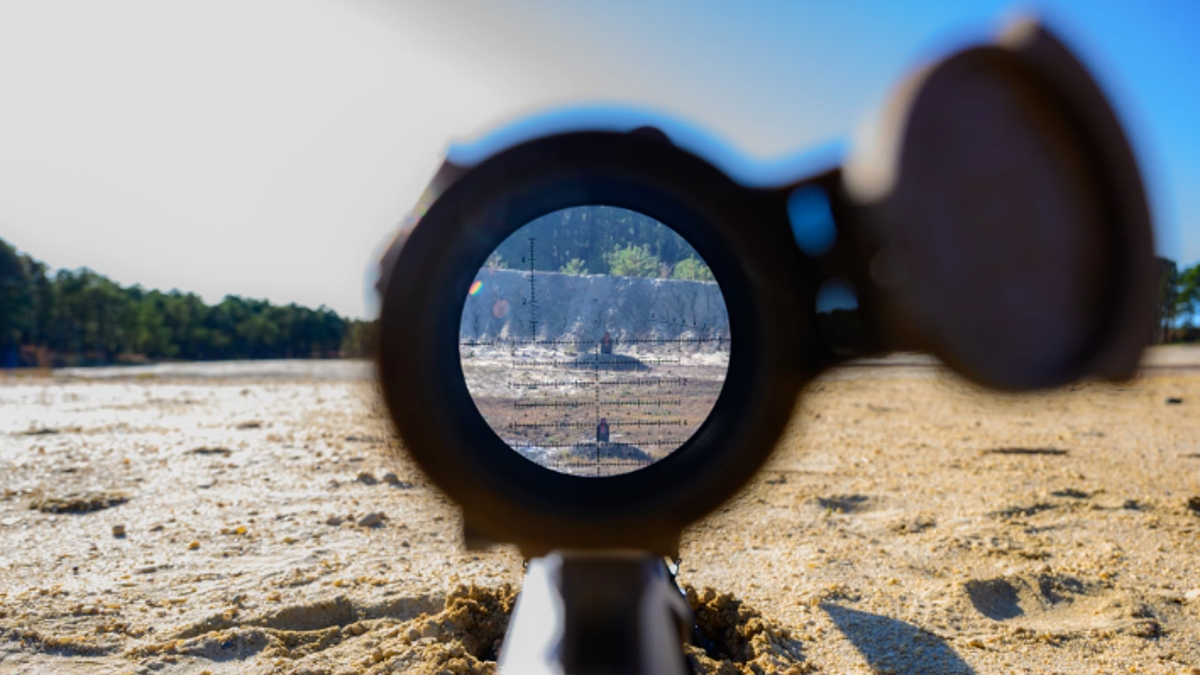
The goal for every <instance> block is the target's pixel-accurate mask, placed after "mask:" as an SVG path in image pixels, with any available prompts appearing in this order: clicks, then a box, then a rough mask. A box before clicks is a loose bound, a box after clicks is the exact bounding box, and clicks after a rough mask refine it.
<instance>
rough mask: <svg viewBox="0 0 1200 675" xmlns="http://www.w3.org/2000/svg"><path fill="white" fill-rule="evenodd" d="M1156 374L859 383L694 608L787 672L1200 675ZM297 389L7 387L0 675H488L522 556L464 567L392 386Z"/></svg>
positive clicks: (714, 557) (1185, 517) (1182, 438)
mask: <svg viewBox="0 0 1200 675" xmlns="http://www.w3.org/2000/svg"><path fill="white" fill-rule="evenodd" d="M1146 363H1147V365H1148V366H1149V367H1146V368H1144V369H1143V372H1144V374H1145V379H1143V380H1141V381H1139V382H1137V383H1134V384H1131V385H1127V386H1101V385H1087V386H1083V387H1079V388H1077V389H1076V390H1074V391H1063V392H1058V393H1052V394H1046V395H1042V396H1037V397H1032V398H1021V399H1018V398H1000V397H996V396H991V395H985V394H980V393H978V391H976V390H974V389H971V388H968V387H967V386H966V385H963V384H962V383H961V381H959V380H955V379H951V378H950V377H949V376H947V375H945V374H944V372H943V371H942V370H941V369H940V368H939V367H938V366H937V365H936V363H933V362H931V361H929V360H928V359H925V358H923V357H917V356H911V355H897V356H894V357H891V358H889V359H884V360H878V361H875V362H873V363H871V364H867V365H862V366H856V367H854V368H850V369H845V370H842V371H839V373H838V374H837V377H836V379H835V378H833V377H831V378H827V379H824V380H822V381H820V382H817V383H815V384H814V385H813V386H812V387H811V396H810V397H806V399H805V403H804V407H803V409H802V410H800V411H798V412H797V414H796V416H795V417H794V422H793V430H792V431H791V432H790V435H789V436H788V437H787V439H786V440H785V441H784V444H783V446H782V447H781V449H780V452H779V453H778V454H777V455H776V457H775V458H774V459H773V460H772V462H771V463H770V465H769V468H768V469H767V470H764V471H763V472H762V473H761V474H760V475H759V477H758V478H757V479H756V480H755V481H754V483H753V484H752V485H751V486H749V487H748V488H747V490H746V491H745V492H744V493H743V494H742V496H741V497H740V498H739V499H737V500H736V501H735V502H733V503H730V504H728V505H727V507H726V508H725V509H723V510H722V511H720V512H718V513H717V514H715V515H713V516H712V517H710V518H708V519H706V520H705V521H703V522H701V523H699V524H697V525H696V526H694V527H692V528H691V529H689V530H688V532H687V533H686V536H685V541H684V547H683V558H684V563H683V571H682V576H681V579H682V581H683V582H684V583H686V584H692V585H695V586H696V587H698V588H700V589H703V587H712V588H714V589H716V590H717V591H718V595H719V594H723V593H732V594H734V596H735V597H736V598H738V599H741V600H743V601H744V602H745V603H746V606H748V607H752V608H754V610H757V611H758V612H760V613H761V618H754V616H753V615H752V613H750V612H748V611H747V610H746V609H745V608H743V609H741V610H740V611H741V616H742V618H743V623H742V628H741V630H740V632H738V633H736V634H737V635H740V636H741V638H743V639H746V644H745V645H743V646H744V647H745V651H743V652H742V653H741V655H740V656H738V657H737V658H746V657H751V658H753V659H756V660H757V661H756V663H757V664H758V665H760V666H762V667H763V668H764V672H787V668H789V667H793V666H795V667H798V668H801V669H807V668H809V667H811V666H818V667H820V669H821V672H828V673H844V672H864V669H865V668H868V667H872V668H875V669H876V670H877V671H878V672H887V670H888V669H891V670H893V671H895V672H897V673H904V672H923V673H940V674H947V673H953V674H958V673H970V672H977V673H1007V672H1022V671H1024V670H1027V671H1028V672H1032V673H1051V672H1098V671H1107V672H1114V671H1119V672H1125V671H1128V670H1129V667H1130V666H1136V667H1137V669H1138V672H1143V673H1146V672H1148V673H1175V674H1177V673H1188V674H1190V673H1191V672H1192V671H1191V670H1190V669H1192V668H1200V650H1198V648H1197V645H1200V592H1194V591H1198V590H1200V564H1197V562H1196V561H1197V560H1200V547H1198V545H1197V543H1196V542H1197V537H1198V534H1200V512H1197V509H1200V504H1197V503H1196V502H1192V505H1191V506H1189V502H1188V499H1189V498H1200V445H1197V441H1196V439H1197V438H1200V408H1198V406H1200V352H1197V351H1196V350H1193V349H1187V348H1165V349H1159V350H1154V351H1152V352H1151V353H1150V354H1149V356H1148V359H1147V362H1146ZM329 366H330V368H331V369H335V370H336V369H338V368H341V366H340V365H339V364H334V363H330V364H329ZM214 367H216V368H227V367H226V366H222V365H219V364H214ZM297 367H298V368H301V369H311V368H312V367H313V364H310V363H305V364H299V365H298V366H297ZM112 372H113V371H111V370H109V371H107V373H108V374H111V373H112ZM272 373H273V376H272V377H263V376H262V375H261V374H254V375H251V376H249V377H242V378H239V377H237V376H236V373H231V372H224V373H223V375H224V377H216V378H203V377H195V375H196V374H195V373H192V375H193V377H181V376H179V375H178V374H176V375H172V376H170V377H162V378H153V377H148V376H146V375H145V374H143V375H142V376H141V377H134V378H120V377H117V378H113V377H108V378H103V379H101V378H95V379H82V378H79V377H71V378H57V377H56V378H43V379H36V378H30V377H26V378H8V379H5V380H2V381H0V405H2V406H3V410H4V415H3V416H0V475H2V476H4V484H3V490H4V491H3V493H2V497H0V670H3V671H6V672H7V671H10V670H11V671H16V672H21V671H22V670H30V671H34V670H36V669H37V668H41V669H43V671H44V672H56V673H124V672H130V671H134V672H141V671H145V672H150V670H149V669H150V668H162V669H163V670H161V671H159V672H167V673H171V672H181V673H199V672H203V671H204V670H208V671H210V672H212V673H214V674H216V673H299V672H321V669H322V668H326V669H328V670H329V672H362V673H369V672H389V669H394V671H395V672H413V673H422V672H437V669H439V668H442V667H445V666H446V664H448V663H451V662H455V660H456V659H457V660H458V662H460V663H474V664H475V665H474V666H472V668H475V670H474V671H472V670H471V669H467V670H465V671H464V672H490V671H489V670H488V669H487V664H486V663H483V662H478V661H477V660H475V659H474V657H473V656H472V657H470V658H467V656H466V655H467V654H468V653H475V654H479V655H482V656H485V657H486V656H488V651H489V649H490V645H487V644H484V643H487V642H488V641H489V639H490V637H491V636H493V635H494V634H495V632H496V630H497V622H498V620H500V618H501V617H502V616H503V614H504V611H505V607H506V604H505V603H506V602H508V603H511V597H512V596H511V591H508V592H506V591H504V590H503V585H504V584H506V583H508V584H514V585H515V584H517V583H518V582H519V580H520V577H521V567H520V560H519V559H518V558H517V556H516V554H515V553H514V552H513V551H512V550H511V549H507V548H502V549H499V550H495V551H489V552H484V553H478V554H473V553H467V552H465V551H463V550H462V548H461V545H460V543H459V538H460V527H461V525H460V522H459V520H458V516H457V514H456V513H455V510H454V509H453V508H452V507H451V506H450V505H449V504H447V503H446V502H445V501H444V500H443V499H442V498H441V497H440V496H439V495H438V494H437V493H436V492H435V491H434V490H432V489H430V488H429V487H427V486H426V485H425V484H424V483H423V481H422V479H421V477H420V476H419V475H418V474H417V473H416V471H415V470H414V469H413V468H412V467H411V466H410V465H408V464H406V463H404V460H402V459H400V458H399V455H397V454H394V452H393V450H394V446H393V445H392V444H391V441H390V440H388V435H387V431H386V427H385V424H384V422H383V420H384V414H383V412H382V410H381V409H380V408H379V406H378V404H377V403H375V402H374V399H373V398H372V390H371V387H370V385H369V384H367V383H366V382H361V381H343V380H341V379H338V378H336V377H334V378H324V377H320V376H319V374H316V375H314V374H313V373H311V372H308V371H307V370H306V373H307V375H306V378H307V377H315V378H316V379H305V378H300V379H288V378H284V377H282V376H280V375H279V373H277V372H275V369H273V370H272ZM100 374H104V373H100ZM1169 399H1181V400H1182V402H1181V403H1169V402H1168V400H1169ZM30 432H33V433H30ZM388 471H392V472H394V473H395V474H396V477H395V478H391V477H389V476H386V473H387V472H388ZM389 480H390V481H394V482H388V481H389ZM121 499H125V500H127V501H124V502H121V501H120V500H121ZM31 507H33V508H31ZM92 508H94V509H96V510H90V511H86V510H87V509H92ZM55 511H59V512H58V513H55ZM81 511H86V512H81ZM373 512H374V513H381V514H382V515H383V516H384V518H383V519H382V520H381V521H380V522H379V523H378V524H376V525H374V526H360V525H358V522H360V521H362V520H363V519H364V518H365V517H366V516H368V515H369V514H370V513H373ZM365 522H369V521H365ZM117 525H123V526H124V528H125V535H124V536H123V537H114V536H113V534H112V532H113V527H114V526H117ZM241 528H245V529H244V531H242V530H241ZM192 542H197V545H196V547H195V548H192ZM472 583H473V584H476V585H478V586H479V587H481V589H486V590H476V591H474V592H473V595H472V592H465V593H463V594H460V595H456V596H452V597H450V599H449V604H450V609H449V610H443V609H442V608H443V603H445V602H446V600H447V597H448V595H449V594H450V593H451V592H452V591H453V589H454V588H455V587H456V586H458V585H459V584H472ZM696 599H697V601H701V600H705V598H704V596H703V595H700V596H697V598H696ZM705 606H706V607H707V608H708V609H709V610H715V609H721V610H723V611H724V613H723V614H722V613H721V612H716V611H707V612H706V613H705V614H706V616H708V617H709V619H710V623H711V622H716V623H718V624H719V622H720V621H721V620H722V618H724V619H726V620H727V619H729V618H732V617H733V616H735V615H736V614H737V611H739V610H738V608H737V607H736V605H735V604H734V603H732V602H731V601H730V600H728V599H722V598H720V597H708V598H707V602H706V603H705ZM423 612H425V613H429V617H427V618H419V619H414V617H417V615H419V614H421V613H423ZM784 631H786V633H787V634H790V636H791V637H790V638H788V637H784ZM755 635H759V636H760V637H758V638H757V639H756V638H755V637H754V636H755ZM377 658H378V660H376V659H377ZM729 658H731V659H734V656H733V655H729ZM743 665H746V666H747V667H748V664H743ZM801 672H802V671H801Z"/></svg>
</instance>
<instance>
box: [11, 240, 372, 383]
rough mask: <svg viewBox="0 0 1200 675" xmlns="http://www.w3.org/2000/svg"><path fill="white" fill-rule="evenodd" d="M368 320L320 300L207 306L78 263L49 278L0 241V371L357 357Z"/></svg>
mask: <svg viewBox="0 0 1200 675" xmlns="http://www.w3.org/2000/svg"><path fill="white" fill-rule="evenodd" d="M371 326H372V324H371V323H369V322H364V321H359V320H354V319H347V318H344V317H342V316H339V315H338V314H337V313H336V312H334V311H333V310H331V309H328V308H326V307H324V306H322V307H319V308H317V309H315V310H314V309H309V308H307V307H301V306H299V305H296V304H289V305H273V304H271V303H270V302H268V301H266V300H252V299H247V298H241V297H238V296H233V295H230V296H226V297H225V299H224V300H222V301H221V302H220V303H218V304H215V305H208V304H206V303H205V302H204V301H203V300H202V299H200V297H199V296H197V295H195V294H194V293H181V292H180V291H177V290H175V291H170V292H167V293H163V292H161V291H156V290H149V291H148V290H146V289H144V288H142V287H141V286H126V287H122V286H121V285H119V284H117V283H115V282H113V281H112V280H111V279H109V278H107V277H105V276H103V275H101V274H97V273H96V272H93V271H92V270H89V269H86V268H85V269H78V270H59V271H57V272H55V273H53V274H50V273H49V271H48V268H47V267H46V265H45V264H44V263H42V262H40V261H37V260H34V259H33V258H31V257H29V256H27V255H22V254H19V253H18V252H17V251H16V249H15V248H13V246H11V245H10V244H9V243H7V242H5V241H4V240H3V239H0V367H9V368H11V367H21V366H40V367H47V366H63V365H93V364H109V363H138V362H146V361H159V360H218V359H265V358H329V357H342V356H352V357H361V356H364V355H366V354H367V353H368V351H369V349H370V344H369V343H370V335H371Z"/></svg>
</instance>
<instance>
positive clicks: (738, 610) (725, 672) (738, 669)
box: [684, 586, 815, 675]
mask: <svg viewBox="0 0 1200 675" xmlns="http://www.w3.org/2000/svg"><path fill="white" fill-rule="evenodd" d="M684 590H685V592H686V593H687V599H688V604H689V605H691V607H692V611H693V612H694V613H695V616H696V630H695V635H693V641H694V642H695V643H696V644H695V645H688V646H687V648H686V649H687V653H688V656H689V657H690V658H691V659H692V664H693V666H694V668H695V671H696V673H697V675H751V674H753V675H763V674H765V673H780V674H783V675H799V674H800V673H808V672H812V671H813V670H815V667H813V666H812V664H809V663H805V660H804V655H803V653H802V650H801V644H800V641H799V640H798V639H796V638H794V637H792V634H791V633H790V632H789V631H788V630H787V629H785V628H782V627H780V626H778V625H776V624H774V623H771V622H769V621H767V620H766V619H764V618H763V616H762V614H760V613H759V611H758V610H756V609H754V608H753V607H750V606H749V605H747V604H745V603H744V602H742V601H740V600H738V599H737V598H735V597H734V596H733V595H732V594H730V593H719V594H718V593H717V592H716V591H714V590H712V589H711V588H706V589H704V590H703V591H697V590H696V589H695V588H692V587H691V586H685V587H684Z"/></svg>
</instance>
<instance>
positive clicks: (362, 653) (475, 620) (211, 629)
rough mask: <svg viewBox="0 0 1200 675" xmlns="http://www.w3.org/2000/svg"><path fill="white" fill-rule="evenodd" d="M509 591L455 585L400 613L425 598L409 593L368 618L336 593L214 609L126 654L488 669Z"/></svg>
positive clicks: (300, 664)
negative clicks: (282, 604)
mask: <svg viewBox="0 0 1200 675" xmlns="http://www.w3.org/2000/svg"><path fill="white" fill-rule="evenodd" d="M515 599H516V591H515V590H513V588H512V587H511V586H507V585H506V586H501V587H499V588H480V587H477V586H460V587H458V588H457V589H455V590H454V591H453V592H451V593H450V594H449V595H448V596H446V598H445V601H444V603H443V605H442V609H441V611H438V612H435V613H432V614H428V613H421V614H418V615H417V616H415V617H411V618H405V614H408V613H410V611H411V609H412V607H413V606H419V605H420V604H421V601H422V600H424V599H416V601H415V602H413V603H399V604H397V603H393V605H394V606H393V607H391V608H388V609H390V611H388V612H387V613H388V614H390V615H388V616H381V617H378V618H370V617H371V616H372V615H373V614H375V613H377V612H378V611H379V610H378V609H376V611H374V612H373V611H371V609H370V608H362V607H356V606H355V605H354V604H353V603H351V602H350V601H348V600H346V599H345V598H335V599H333V600H329V601H323V602H317V603H313V604H310V605H303V606H295V607H288V608H284V609H282V610H279V611H276V612H274V613H273V614H271V615H269V616H261V617H253V618H249V619H247V620H246V621H244V622H237V621H235V620H233V617H230V616H225V617H214V619H212V620H209V621H205V622H200V623H198V624H196V625H193V626H188V627H185V628H184V629H182V630H180V631H177V632H176V633H175V634H174V635H173V636H171V637H169V638H167V639H166V640H163V641H161V642H157V643H153V644H150V645H146V646H142V647H138V648H136V649H132V650H129V651H128V652H127V653H126V654H125V656H126V657H127V658H131V659H137V660H139V662H140V663H141V664H142V665H143V666H148V667H150V668H151V669H154V665H155V662H156V661H158V662H163V663H177V662H179V661H181V660H195V661H206V662H211V663H213V664H218V663H221V662H229V661H238V662H243V663H244V662H245V661H246V660H247V659H250V658H251V657H258V658H257V660H258V661H259V662H260V663H269V664H271V666H272V669H271V671H270V672H272V673H280V674H290V675H301V674H303V675H343V674H344V675H350V674H354V675H360V674H362V675H377V674H379V673H414V674H417V675H420V674H422V673H430V674H432V673H456V674H459V675H475V674H479V675H482V674H485V673H493V672H495V667H496V663H495V660H496V654H497V653H498V650H499V646H500V641H501V640H502V639H503V637H504V631H505V630H506V629H507V627H508V619H509V615H510V614H511V612H512V607H513V603H514V601H515ZM406 609H407V610H409V612H406V611H405V610H406ZM385 611H387V610H385Z"/></svg>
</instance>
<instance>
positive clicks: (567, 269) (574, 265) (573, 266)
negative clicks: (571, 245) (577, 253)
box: [558, 258, 588, 274]
mask: <svg viewBox="0 0 1200 675" xmlns="http://www.w3.org/2000/svg"><path fill="white" fill-rule="evenodd" d="M558 271H559V272H562V273H563V274H587V273H588V271H587V266H586V265H584V263H583V261H582V260H580V259H579V258H571V259H570V260H568V261H567V264H566V265H563V266H562V267H561V268H559V270H558Z"/></svg>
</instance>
